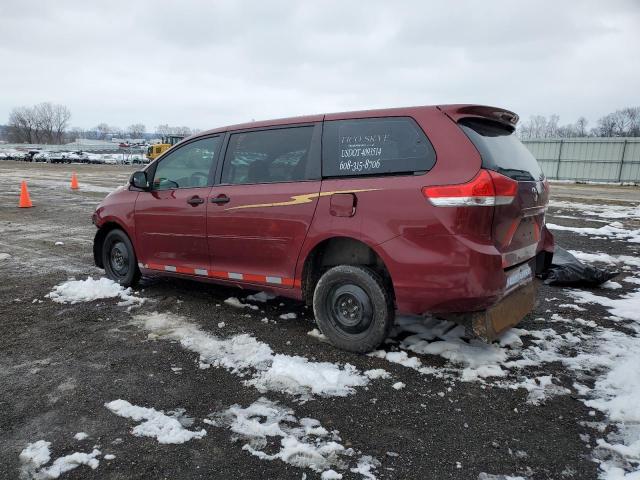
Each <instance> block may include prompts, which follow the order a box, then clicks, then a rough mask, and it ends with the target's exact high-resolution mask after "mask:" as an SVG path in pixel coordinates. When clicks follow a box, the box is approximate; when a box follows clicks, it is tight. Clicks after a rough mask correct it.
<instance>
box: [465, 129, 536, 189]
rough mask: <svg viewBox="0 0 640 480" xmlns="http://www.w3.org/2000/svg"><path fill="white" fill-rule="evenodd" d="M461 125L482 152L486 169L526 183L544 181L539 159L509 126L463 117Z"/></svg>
mask: <svg viewBox="0 0 640 480" xmlns="http://www.w3.org/2000/svg"><path fill="white" fill-rule="evenodd" d="M459 125H460V128H462V130H463V131H464V133H465V134H466V135H467V137H469V140H471V142H472V143H473V144H474V145H475V147H476V148H477V149H478V152H480V156H481V157H482V168H486V169H488V170H493V171H495V172H499V173H501V174H502V175H505V176H507V177H510V178H513V179H514V180H518V181H523V182H526V181H532V182H533V181H538V180H544V173H543V172H542V169H541V168H540V165H539V164H538V161H537V160H536V159H535V157H534V156H533V155H532V154H531V152H530V151H529V150H528V149H527V147H525V146H524V145H523V144H522V142H521V141H520V140H519V139H518V137H516V134H515V133H514V132H513V131H512V130H510V129H509V128H507V127H504V126H502V125H500V124H499V123H496V122H492V121H489V120H479V119H463V120H461V121H460V122H459Z"/></svg>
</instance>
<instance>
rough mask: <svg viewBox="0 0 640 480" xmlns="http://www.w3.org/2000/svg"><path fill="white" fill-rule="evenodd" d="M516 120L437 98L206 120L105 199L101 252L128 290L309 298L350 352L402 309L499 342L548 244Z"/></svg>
mask: <svg viewBox="0 0 640 480" xmlns="http://www.w3.org/2000/svg"><path fill="white" fill-rule="evenodd" d="M517 120H518V117H517V115H515V114H514V113H512V112H509V111H507V110H504V109H500V108H494V107H485V106H477V105H444V106H432V107H415V108H399V109H390V110H372V111H363V112H347V113H334V114H328V115H314V116H307V117H297V118H288V119H280V120H273V121H265V122H254V123H248V124H243V125H236V126H231V127H223V128H218V129H214V130H209V131H207V132H204V133H201V134H198V135H196V136H193V137H191V138H189V139H186V140H184V141H182V142H180V143H179V144H178V145H175V146H173V147H172V148H171V149H169V150H168V151H166V152H164V153H163V154H162V155H161V156H160V157H159V158H157V159H156V160H155V161H154V162H152V163H151V164H150V165H149V166H147V167H146V168H145V169H143V170H141V171H139V172H135V173H134V174H133V175H132V177H131V181H130V184H129V185H128V186H126V187H121V188H120V189H118V190H116V191H115V192H113V193H111V194H110V195H109V196H107V197H106V198H105V199H104V201H103V202H102V203H101V204H100V205H99V206H98V208H97V209H96V211H95V213H94V215H93V222H94V224H95V225H96V226H97V227H98V231H97V233H96V236H95V241H94V259H95V263H96V265H98V266H99V267H100V268H104V269H105V272H106V274H107V276H108V277H109V278H112V279H114V280H116V281H118V282H120V283H121V284H122V285H125V286H129V285H134V284H135V283H136V282H137V281H138V279H139V278H140V276H141V275H170V276H179V277H186V278H191V279H195V280H202V281H211V282H217V283H221V284H225V285H234V286H238V287H241V288H248V289H261V290H266V291H269V292H272V293H275V294H276V295H281V296H285V297H291V298H295V299H300V300H304V301H306V302H307V303H308V304H310V305H313V311H314V314H315V318H316V321H317V322H318V326H319V328H320V330H322V332H323V333H324V334H325V335H326V336H327V337H328V339H329V340H330V341H331V343H332V344H334V345H335V346H337V347H340V348H343V349H346V350H350V351H355V352H366V351H369V350H372V349H374V348H376V347H377V346H378V345H380V343H381V342H383V341H384V339H385V338H386V337H387V335H388V334H389V332H390V330H391V327H392V326H393V323H394V316H395V314H396V313H397V312H398V313H401V314H424V313H434V314H438V315H442V316H445V317H447V318H451V319H453V320H455V321H458V322H461V323H463V324H465V325H466V326H467V327H468V330H469V332H472V333H474V334H476V335H478V336H480V337H482V338H485V339H487V340H493V339H495V338H496V337H497V336H498V335H500V334H501V333H502V332H503V331H505V330H506V329H507V328H509V327H510V326H512V325H515V324H517V323H518V322H519V321H520V320H522V318H523V317H524V316H525V315H526V314H527V313H529V312H530V311H531V309H532V308H533V304H534V300H535V295H536V289H535V285H534V282H533V280H534V275H535V274H536V272H539V271H541V270H542V268H543V267H544V265H545V264H547V263H549V262H550V258H551V252H552V250H553V236H552V235H551V234H550V232H549V231H548V230H547V229H546V227H545V209H546V205H547V201H548V192H549V189H548V184H547V181H546V179H545V176H544V174H543V172H542V170H541V168H540V166H539V165H538V163H537V161H536V160H535V158H534V157H533V156H532V155H531V154H530V153H529V151H528V150H527V149H526V148H525V147H524V146H523V145H522V143H521V142H520V141H519V140H518V138H517V137H516V135H515V133H514V130H515V125H516V122H517Z"/></svg>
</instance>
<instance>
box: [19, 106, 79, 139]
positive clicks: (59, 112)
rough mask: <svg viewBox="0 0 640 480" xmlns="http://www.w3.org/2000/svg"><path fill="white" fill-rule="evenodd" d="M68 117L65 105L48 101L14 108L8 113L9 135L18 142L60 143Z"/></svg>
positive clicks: (69, 113) (69, 116) (68, 113)
mask: <svg viewBox="0 0 640 480" xmlns="http://www.w3.org/2000/svg"><path fill="white" fill-rule="evenodd" d="M70 118H71V112H69V109H68V108H67V107H66V106H64V105H55V104H52V103H50V102H43V103H39V104H38V105H35V106H33V107H18V108H14V109H13V110H12V111H11V113H10V114H9V130H10V136H11V138H13V139H14V140H15V141H18V142H28V143H62V142H63V141H64V132H65V130H66V129H67V126H68V124H69V119H70Z"/></svg>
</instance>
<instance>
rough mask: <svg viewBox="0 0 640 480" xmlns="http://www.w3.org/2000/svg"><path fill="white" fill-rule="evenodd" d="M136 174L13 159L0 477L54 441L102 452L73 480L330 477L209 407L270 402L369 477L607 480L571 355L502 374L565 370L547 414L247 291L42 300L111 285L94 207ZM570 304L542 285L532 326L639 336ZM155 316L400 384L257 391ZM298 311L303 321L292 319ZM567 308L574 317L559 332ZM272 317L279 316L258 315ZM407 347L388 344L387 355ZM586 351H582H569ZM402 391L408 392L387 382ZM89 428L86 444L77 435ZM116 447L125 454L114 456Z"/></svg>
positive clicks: (584, 197)
mask: <svg viewBox="0 0 640 480" xmlns="http://www.w3.org/2000/svg"><path fill="white" fill-rule="evenodd" d="M134 168H135V167H123V166H118V167H116V166H97V165H47V164H27V163H18V162H11V161H4V162H0V192H1V193H0V258H2V260H0V279H2V281H1V282H0V328H1V329H2V335H1V336H0V478H11V479H13V478H19V477H20V476H21V475H22V476H23V477H28V476H29V474H28V473H25V472H26V471H25V470H24V466H23V465H21V462H20V460H19V455H20V452H21V451H22V450H23V449H24V448H25V447H26V445H27V444H29V443H31V442H35V441H37V440H46V441H49V442H51V443H52V446H51V456H52V459H54V458H57V457H60V456H63V455H67V454H70V453H73V452H90V451H91V450H92V448H93V447H94V445H99V447H98V448H99V450H100V451H101V453H102V456H101V457H98V459H99V461H100V463H99V466H98V467H97V468H96V469H95V470H94V469H91V468H89V467H88V466H86V465H83V466H80V467H78V468H76V469H75V470H72V471H69V472H68V473H65V474H64V475H63V477H64V478H69V479H73V478H110V479H124V478H127V479H131V478H225V479H226V478H246V479H253V478H256V479H264V478H279V479H289V478H291V479H301V478H305V477H304V476H305V475H306V478H309V479H312V478H320V475H319V473H317V472H314V471H312V470H310V469H308V468H307V469H302V468H298V467H296V466H293V465H290V464H288V463H285V462H283V461H279V460H273V461H268V460H263V459H260V458H258V457H257V456H255V455H251V454H250V453H249V452H248V451H246V450H245V449H243V448H242V446H243V444H244V442H242V441H236V442H234V441H232V437H233V434H232V432H230V431H229V429H227V428H221V427H219V426H218V427H216V426H211V425H209V424H206V423H204V422H203V419H206V418H207V417H208V416H209V415H211V414H212V413H215V412H219V411H222V410H225V409H227V408H229V407H230V406H231V405H233V404H240V405H242V406H243V407H246V406H248V405H249V404H250V403H252V402H254V401H255V400H257V399H258V398H260V397H261V396H267V397H268V398H269V399H270V400H273V401H277V402H279V403H280V404H281V405H283V406H286V407H288V408H291V409H293V410H294V411H295V416H296V417H298V418H303V417H311V418H314V419H317V420H319V421H320V422H321V424H322V425H323V426H324V427H325V428H327V429H328V430H338V431H339V432H340V433H339V436H340V438H341V441H340V442H341V443H342V444H343V445H344V446H345V447H351V448H353V449H354V451H355V452H356V453H355V455H354V457H353V458H352V459H351V460H349V459H347V463H348V467H355V464H356V460H357V458H359V457H360V456H361V455H371V456H372V457H374V458H376V459H377V460H378V461H379V462H380V465H379V466H378V467H377V468H376V469H375V470H373V471H372V472H373V473H375V475H376V477H377V478H389V479H391V478H397V479H425V478H429V479H431V478H433V479H445V478H446V479H465V480H467V479H476V478H479V476H480V478H482V475H481V474H482V473H486V474H491V475H514V476H516V475H518V476H522V477H524V478H527V479H551V478H556V479H557V478H575V479H593V478H598V469H599V466H598V463H597V462H595V461H594V458H601V455H599V454H597V452H595V447H596V440H597V439H598V438H604V435H606V434H607V433H609V432H611V431H615V426H614V425H613V424H609V422H608V421H607V418H606V416H605V415H604V414H603V413H601V412H599V411H594V410H593V409H591V408H589V407H587V406H585V404H584V403H583V401H582V399H581V394H580V392H579V391H577V390H576V387H575V386H574V383H575V381H576V379H577V375H578V374H577V373H576V372H574V371H572V370H571V369H568V368H567V367H566V366H565V365H564V364H562V363H561V362H559V361H551V362H547V363H543V364H540V365H537V366H533V367H528V368H525V369H524V370H522V371H518V372H515V373H514V372H512V371H509V373H508V375H507V376H506V378H503V379H499V380H505V381H511V380H513V382H514V383H515V382H516V379H517V377H518V376H520V375H522V373H523V372H524V374H525V375H526V374H528V373H530V374H531V376H532V377H540V376H543V375H551V376H553V378H554V379H555V383H556V384H557V385H558V386H562V387H565V388H566V389H567V391H566V392H565V393H563V394H558V395H549V396H547V397H546V398H544V399H543V400H542V401H540V402H538V404H534V403H532V402H531V401H530V398H529V392H528V391H527V390H526V389H524V388H504V387H501V386H500V385H498V383H499V382H497V381H492V380H491V379H486V380H476V381H461V380H460V374H461V371H462V367H460V366H457V365H456V364H454V363H452V362H450V361H448V360H446V359H444V358H443V357H441V356H438V355H429V354H422V355H420V354H414V353H411V352H409V353H410V355H411V356H413V357H418V359H419V360H420V361H421V363H422V365H423V366H426V367H431V369H432V370H431V371H432V372H433V373H431V374H428V373H419V372H418V371H416V370H415V369H412V368H406V367H404V366H402V365H400V364H397V363H392V362H390V361H387V360H385V359H383V358H374V357H370V356H362V355H355V354H350V353H346V352H342V351H338V350H336V349H334V348H332V347H330V346H329V345H327V344H325V343H323V342H321V341H319V340H318V339H316V338H313V337H311V336H309V335H308V334H307V332H309V331H310V330H312V329H313V328H314V325H313V315H312V313H311V312H310V311H309V310H308V309H306V307H304V306H303V305H302V304H299V303H297V302H292V301H289V300H283V299H274V300H270V301H269V302H267V303H266V304H256V305H259V307H260V309H261V310H263V311H264V312H262V311H259V310H258V311H254V310H247V309H238V308H234V307H232V306H230V305H227V304H225V303H224V300H225V299H227V298H228V297H230V296H236V297H239V298H240V299H244V298H245V297H246V295H247V294H248V293H250V292H246V291H240V290H238V289H229V288H224V287H219V286H215V285H208V284H200V283H196V282H191V281H187V280H176V279H171V280H168V279H144V280H143V283H142V285H141V286H140V288H139V289H138V290H137V295H138V296H139V297H142V298H144V299H145V302H144V303H143V304H142V305H141V306H139V307H135V308H132V309H131V311H128V308H127V307H124V306H118V305H117V303H118V300H115V299H105V300H97V301H93V302H83V303H77V304H60V303H55V302H53V301H51V300H50V299H49V298H45V295H47V294H48V293H49V292H50V291H51V290H52V288H53V287H54V286H55V285H57V284H59V283H61V282H64V281H66V280H67V279H68V278H70V277H75V278H76V279H84V278H86V277H87V276H93V277H94V278H98V277H100V276H101V275H102V271H101V270H99V269H97V268H96V267H94V266H93V262H92V253H91V245H92V240H93V235H94V232H95V229H94V227H93V225H92V224H91V220H90V215H91V213H92V211H93V209H94V208H95V206H96V205H97V203H98V202H99V201H100V200H101V198H103V197H104V195H105V194H106V193H105V192H107V191H109V190H111V189H112V188H113V187H114V186H115V185H118V184H121V183H123V182H124V181H125V180H126V178H127V177H128V176H129V174H130V173H131V171H133V169H134ZM72 170H74V171H76V172H77V173H78V177H79V180H80V186H81V189H80V191H78V192H72V191H71V190H70V189H69V188H68V184H69V179H70V174H71V171H72ZM22 178H25V179H27V180H28V182H29V189H30V193H31V197H32V200H33V203H34V205H35V207H34V208H32V209H18V208H16V205H17V201H18V192H19V182H20V180H21V179H22ZM590 188H592V187H590V186H580V187H576V186H571V187H562V188H559V190H560V192H559V195H556V196H554V197H553V199H554V200H556V201H564V202H572V201H576V202H578V201H579V202H580V203H590V202H594V203H602V200H599V198H602V195H595V196H594V195H591V194H590V193H589V190H590ZM597 188H599V189H602V188H603V187H602V186H598V187H597ZM610 192H611V194H610V195H607V198H609V203H612V204H614V205H621V206H625V205H629V202H628V200H630V199H631V200H636V199H637V197H636V198H634V195H637V192H638V190H637V189H628V191H627V193H625V189H620V188H618V189H616V188H611V189H610ZM628 192H631V193H628ZM574 196H575V198H578V199H579V200H575V198H574ZM591 198H593V200H591ZM556 216H559V217H557V218H556ZM566 217H572V218H566ZM604 221H608V220H607V219H606V218H604V219H603V218H598V217H588V218H587V216H585V215H583V214H582V213H580V212H579V211H571V209H570V208H568V207H566V206H562V207H558V206H554V207H552V208H551V209H550V215H549V217H548V222H553V223H556V224H562V225H565V226H579V227H583V226H588V227H596V228H598V227H600V226H602V225H604V224H605V223H603V222H604ZM616 221H619V222H621V224H622V225H624V228H628V229H633V228H635V229H637V228H640V226H639V225H638V219H637V218H635V219H634V218H630V219H617V220H616ZM555 233H556V240H557V243H558V244H560V245H563V246H564V247H565V248H568V249H573V250H580V251H584V252H606V253H609V254H612V255H622V254H624V255H634V256H637V255H638V250H639V247H640V244H639V243H629V242H625V241H619V240H612V239H611V238H608V237H607V238H597V236H596V238H594V236H581V235H578V234H576V233H574V232H570V231H557V232H555ZM56 242H63V243H64V244H63V245H56ZM1 254H8V255H10V256H6V255H5V256H2V255H1ZM630 273H631V272H626V273H624V274H623V275H622V276H621V277H620V278H618V279H616V280H617V281H619V283H620V284H621V285H622V288H621V289H618V290H604V289H601V290H599V291H597V292H595V293H597V294H598V295H604V296H611V298H619V297H620V296H621V295H623V294H625V293H628V292H631V291H633V290H634V284H632V283H628V282H623V281H620V279H621V278H624V277H625V276H628V275H630ZM637 287H638V286H637V285H635V288H637ZM573 303H574V299H573V298H572V297H571V296H570V295H568V294H567V292H566V290H564V289H561V288H555V287H548V286H542V287H541V292H540V303H539V305H538V306H537V308H536V310H535V311H534V312H533V313H532V314H531V315H529V316H528V317H527V318H526V319H525V321H524V322H523V323H522V325H521V327H522V328H523V329H525V330H528V331H540V330H541V329H544V328H547V327H550V326H551V327H553V328H554V329H555V330H556V331H557V332H558V333H559V334H565V333H567V332H570V333H574V334H580V335H583V336H584V337H585V338H586V336H588V335H589V334H590V332H591V331H592V329H590V327H588V326H584V324H578V323H575V322H572V321H571V320H572V319H575V318H578V317H579V318H582V319H584V320H586V321H587V322H586V323H588V321H592V322H595V324H597V325H598V326H601V327H603V328H607V329H612V330H616V331H621V332H625V333H630V331H629V330H628V329H627V328H626V327H625V325H624V324H620V322H614V321H612V319H610V318H608V317H609V316H610V315H609V313H608V312H607V310H606V309H605V308H604V307H603V306H600V305H594V304H586V305H582V308H586V310H584V311H577V310H576V309H575V308H572V307H561V306H560V305H566V304H573ZM152 312H160V313H170V314H177V315H180V316H183V317H185V318H186V319H188V321H189V322H191V323H192V324H195V325H197V326H199V327H200V329H202V330H203V331H205V332H208V333H211V334H214V335H217V336H219V337H224V338H227V337H230V336H233V335H237V334H241V333H247V334H250V335H252V336H253V337H255V338H257V339H258V340H259V341H261V342H264V343H266V344H268V345H269V346H270V347H271V349H272V350H273V351H274V352H276V353H279V354H285V355H291V356H293V355H299V356H302V357H306V358H308V359H309V360H315V361H320V362H332V363H335V364H340V365H344V364H347V363H348V364H351V365H353V366H355V367H356V368H357V369H358V370H360V371H365V370H369V369H378V368H379V369H384V370H386V371H387V372H388V373H389V374H390V375H391V378H390V379H381V380H374V381H371V383H369V384H368V385H367V386H365V387H358V388H356V389H355V392H354V393H353V394H351V395H348V396H346V397H321V396H315V397H313V398H312V399H311V400H309V401H301V400H300V398H296V397H295V396H292V395H288V394H285V393H279V392H267V393H261V392H259V391H258V390H257V389H256V388H254V387H253V386H249V385H247V384H245V382H244V381H243V380H245V379H244V378H242V377H240V376H239V375H238V374H234V373H233V372H230V371H228V370H225V369H223V368H215V367H212V368H207V369H201V368H199V367H198V364H199V362H198V355H197V354H195V353H193V352H191V351H189V350H188V349H185V348H183V347H182V346H181V345H180V344H179V343H178V342H175V341H173V342H172V341H167V340H163V339H158V338H154V337H150V336H149V334H148V333H149V332H147V331H146V330H145V329H144V328H142V326H141V324H140V320H139V318H140V317H137V316H140V315H143V316H148V315H150V314H151V313H152ZM289 312H295V313H297V316H298V318H297V319H295V320H282V319H280V318H279V316H280V315H281V314H283V313H289ZM554 313H555V314H559V315H561V316H562V317H564V318H565V319H568V321H566V322H557V321H556V322H553V323H551V320H550V317H551V316H552V315H553V314H554ZM264 317H267V318H269V319H270V320H272V322H270V323H263V322H261V321H260V319H261V318H264ZM221 322H224V326H222V324H221ZM397 340H401V337H398V339H397ZM534 340H535V337H532V336H527V335H523V336H522V341H523V342H524V346H523V347H522V348H523V349H527V348H533V347H534V346H535V342H534ZM397 347H398V343H397V342H391V343H389V345H387V346H386V347H385V349H387V350H397ZM576 348H577V347H576ZM576 352H577V350H575V349H571V348H568V349H565V350H563V351H562V355H566V356H572V355H576V354H577V353H576ZM439 372H441V373H445V374H439ZM599 374H600V372H597V371H593V372H586V374H585V373H584V372H583V374H581V376H580V382H581V383H582V384H584V385H587V386H591V385H593V383H594V381H595V380H596V378H597V375H599ZM396 382H403V383H404V384H406V387H405V388H402V389H400V390H396V389H394V388H391V385H392V384H394V383H396ZM116 399H124V400H127V401H128V402H130V403H132V404H134V405H140V406H144V407H152V408H155V409H156V410H162V411H165V412H167V411H171V410H175V409H177V408H183V409H185V411H186V415H188V416H189V417H191V418H193V419H194V423H193V425H192V426H191V427H189V428H190V429H191V430H199V429H201V428H205V429H206V431H207V434H206V436H204V437H203V438H202V439H194V440H191V441H188V442H186V443H182V444H170V445H165V444H160V443H159V442H158V441H156V439H154V438H149V437H138V436H134V435H132V433H131V429H132V428H133V427H134V426H135V425H137V424H138V423H139V422H135V421H133V420H130V419H126V418H122V417H120V416H117V415H115V414H113V413H112V412H111V411H109V410H108V409H107V408H105V406H104V404H105V403H106V402H110V401H113V400H116ZM77 432H86V433H87V434H88V435H89V437H88V438H86V439H84V440H76V439H74V435H75V434H76V433H77ZM277 443H278V442H274V445H271V447H270V448H276V445H277ZM272 451H273V450H272ZM107 454H112V455H115V458H113V459H110V460H108V459H106V458H104V455H107ZM396 454H397V455H396ZM627 467H628V468H632V467H630V466H629V465H627ZM337 470H338V469H337ZM339 471H340V473H342V474H343V475H344V477H343V478H365V477H363V475H361V474H359V473H354V472H351V471H350V470H349V469H348V468H342V469H340V470H339ZM485 478H494V477H490V476H487V477H485ZM495 478H500V477H495Z"/></svg>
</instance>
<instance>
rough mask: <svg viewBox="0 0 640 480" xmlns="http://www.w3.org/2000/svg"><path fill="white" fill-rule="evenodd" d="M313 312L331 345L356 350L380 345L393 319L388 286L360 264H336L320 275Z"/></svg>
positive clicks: (370, 348)
mask: <svg viewBox="0 0 640 480" xmlns="http://www.w3.org/2000/svg"><path fill="white" fill-rule="evenodd" d="M313 313H314V315H315V317H316V322H317V323H318V327H319V328H320V330H321V331H322V333H323V334H324V335H325V336H326V337H327V338H328V339H329V341H330V342H331V344H332V345H333V346H335V347H337V348H340V349H342V350H347V351H349V352H356V353H364V352H369V351H371V350H373V349H375V348H376V347H377V346H379V345H380V344H381V343H382V342H383V341H384V339H385V338H387V336H389V332H391V328H392V327H393V322H394V319H395V310H394V306H393V300H392V298H391V292H390V291H389V288H388V287H386V286H385V283H384V282H383V281H382V278H380V276H379V275H378V274H377V273H376V272H374V271H373V270H371V269H370V268H367V267H362V266H359V265H339V266H337V267H333V268H331V269H329V270H327V271H326V272H325V273H324V274H323V275H322V276H321V277H320V280H319V281H318V284H317V285H316V288H315V290H314V292H313Z"/></svg>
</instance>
